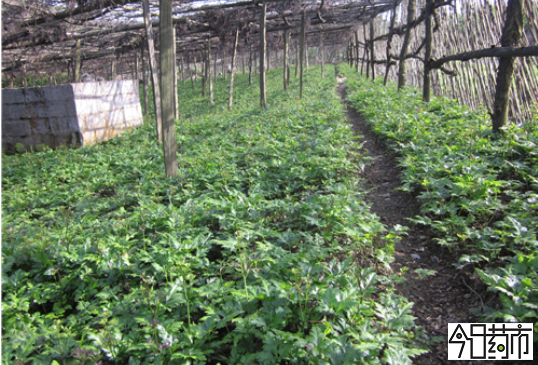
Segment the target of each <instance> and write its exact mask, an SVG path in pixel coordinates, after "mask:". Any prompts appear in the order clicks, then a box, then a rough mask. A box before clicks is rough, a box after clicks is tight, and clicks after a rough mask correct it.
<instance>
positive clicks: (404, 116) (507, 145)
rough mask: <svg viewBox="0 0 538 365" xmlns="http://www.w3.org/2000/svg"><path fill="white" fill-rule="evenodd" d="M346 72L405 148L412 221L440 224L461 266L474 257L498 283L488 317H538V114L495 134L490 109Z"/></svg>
mask: <svg viewBox="0 0 538 365" xmlns="http://www.w3.org/2000/svg"><path fill="white" fill-rule="evenodd" d="M343 72H344V73H345V74H346V75H347V76H348V80H347V81H346V83H347V86H348V90H349V94H348V100H349V101H350V102H351V103H352V104H353V105H354V106H355V107H356V108H357V109H358V110H359V111H360V112H361V113H363V115H364V116H365V118H366V119H367V121H368V122H369V123H370V124H371V125H372V127H373V129H374V130H375V132H376V133H377V134H379V135H380V136H382V137H384V138H385V140H386V143H387V144H388V146H390V147H391V148H393V149H394V150H396V151H398V152H399V153H400V154H401V156H402V157H401V158H400V165H401V166H402V167H403V168H404V172H403V189H404V190H406V191H411V192H414V193H415V194H417V196H418V198H420V199H421V201H422V203H423V204H422V212H423V214H422V215H421V216H417V217H415V218H414V219H412V221H413V222H415V223H417V224H424V225H427V226H430V227H432V228H434V229H435V231H436V232H437V235H438V238H437V241H438V243H439V244H440V245H443V246H446V247H448V248H449V249H452V250H457V252H458V253H460V257H459V260H458V263H457V266H458V267H461V268H463V267H466V266H468V265H471V266H472V267H473V268H474V269H475V271H476V273H477V274H478V275H479V276H480V278H481V279H482V281H483V282H484V283H485V284H486V285H487V286H488V290H493V291H495V292H498V293H499V296H500V299H501V301H502V308H501V309H498V310H497V309H493V308H487V307H486V308H483V313H484V315H485V316H486V319H488V320H494V319H500V320H502V321H510V322H536V321H537V319H538V314H537V310H538V274H537V272H538V241H537V239H536V234H537V232H538V147H537V144H538V116H537V117H535V120H534V121H528V123H526V124H525V125H522V126H515V125H511V126H509V127H508V128H506V130H505V134H504V136H502V137H495V136H493V135H492V134H491V132H490V129H491V127H490V126H489V125H488V115H487V114H486V113H485V112H483V111H480V112H473V111H470V110H469V109H468V108H467V107H465V106H460V105H458V104H457V102H456V101H453V100H446V99H443V98H435V99H434V100H433V101H432V102H430V103H428V104H424V103H422V102H421V100H420V96H419V95H417V91H416V90H413V89H407V90H404V91H402V92H400V93H398V92H397V91H396V88H395V87H393V86H391V87H383V86H382V85H381V84H379V83H377V82H375V83H374V82H371V81H368V80H365V79H362V78H359V77H358V76H356V74H355V73H353V72H352V71H351V70H350V69H349V68H345V67H343ZM536 331H538V325H535V332H536Z"/></svg>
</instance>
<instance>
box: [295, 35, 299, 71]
mask: <svg viewBox="0 0 538 365" xmlns="http://www.w3.org/2000/svg"><path fill="white" fill-rule="evenodd" d="M299 38H300V36H299ZM299 49H300V45H299V40H295V77H297V75H299V52H300V51H299Z"/></svg>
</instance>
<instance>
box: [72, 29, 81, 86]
mask: <svg viewBox="0 0 538 365" xmlns="http://www.w3.org/2000/svg"><path fill="white" fill-rule="evenodd" d="M80 43H81V39H77V42H76V45H75V57H74V60H75V64H74V69H73V82H80V66H81V65H80V63H81V58H82V54H81V51H80Z"/></svg>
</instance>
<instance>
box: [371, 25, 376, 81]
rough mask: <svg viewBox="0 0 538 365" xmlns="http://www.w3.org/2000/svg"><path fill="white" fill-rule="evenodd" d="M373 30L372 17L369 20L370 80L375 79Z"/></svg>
mask: <svg viewBox="0 0 538 365" xmlns="http://www.w3.org/2000/svg"><path fill="white" fill-rule="evenodd" d="M374 43H375V30H374V19H372V20H370V60H371V64H372V80H375V47H374Z"/></svg>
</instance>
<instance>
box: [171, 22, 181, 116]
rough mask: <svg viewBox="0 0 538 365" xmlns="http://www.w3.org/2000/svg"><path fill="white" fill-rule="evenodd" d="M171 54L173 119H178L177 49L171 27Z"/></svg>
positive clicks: (174, 34)
mask: <svg viewBox="0 0 538 365" xmlns="http://www.w3.org/2000/svg"><path fill="white" fill-rule="evenodd" d="M172 37H173V40H174V41H173V43H172V52H173V53H174V118H175V119H179V99H178V95H177V69H178V67H177V48H176V28H175V27H174V26H173V25H172Z"/></svg>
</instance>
